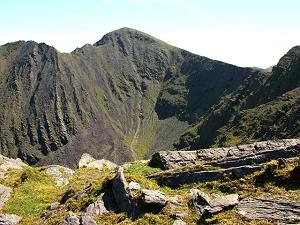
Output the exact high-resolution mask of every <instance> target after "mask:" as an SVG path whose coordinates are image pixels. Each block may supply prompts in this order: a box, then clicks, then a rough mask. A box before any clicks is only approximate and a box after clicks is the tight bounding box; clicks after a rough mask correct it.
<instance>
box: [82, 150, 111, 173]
mask: <svg viewBox="0 0 300 225" xmlns="http://www.w3.org/2000/svg"><path fill="white" fill-rule="evenodd" d="M78 166H79V168H81V167H87V168H96V169H99V170H101V169H103V168H109V169H115V168H116V167H117V165H116V164H115V163H113V162H111V161H109V160H106V159H100V160H96V159H94V158H93V157H92V156H91V155H89V154H87V153H84V154H83V155H82V156H81V159H80V160H79V164H78Z"/></svg>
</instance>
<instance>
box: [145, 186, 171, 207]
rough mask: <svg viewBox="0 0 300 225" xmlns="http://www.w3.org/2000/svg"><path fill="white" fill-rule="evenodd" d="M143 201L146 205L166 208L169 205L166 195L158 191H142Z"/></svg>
mask: <svg viewBox="0 0 300 225" xmlns="http://www.w3.org/2000/svg"><path fill="white" fill-rule="evenodd" d="M142 200H143V202H144V203H146V204H154V205H158V206H165V205H166V204H167V199H166V196H165V194H164V193H163V192H160V191H156V190H147V189H142Z"/></svg>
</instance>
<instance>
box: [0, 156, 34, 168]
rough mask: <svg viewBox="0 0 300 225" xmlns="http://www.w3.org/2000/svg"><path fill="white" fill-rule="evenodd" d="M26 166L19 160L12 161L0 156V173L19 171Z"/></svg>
mask: <svg viewBox="0 0 300 225" xmlns="http://www.w3.org/2000/svg"><path fill="white" fill-rule="evenodd" d="M26 166H28V165H27V164H25V163H24V162H23V161H22V160H21V159H19V158H17V159H12V158H8V157H5V156H3V155H0V171H2V172H3V171H4V172H5V171H8V170H19V169H22V168H23V167H26Z"/></svg>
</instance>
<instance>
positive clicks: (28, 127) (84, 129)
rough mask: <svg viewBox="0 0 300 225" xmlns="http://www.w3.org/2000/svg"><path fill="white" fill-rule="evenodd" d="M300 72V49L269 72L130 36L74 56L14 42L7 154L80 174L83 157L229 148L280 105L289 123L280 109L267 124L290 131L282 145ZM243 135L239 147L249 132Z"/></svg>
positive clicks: (6, 100) (7, 52)
mask: <svg viewBox="0 0 300 225" xmlns="http://www.w3.org/2000/svg"><path fill="white" fill-rule="evenodd" d="M299 71H300V68H299V48H297V47H295V48H293V49H292V50H291V51H290V52H289V53H288V54H287V55H286V56H285V57H283V58H282V59H281V61H280V62H279V64H278V65H277V66H276V67H275V68H273V71H272V72H271V73H270V72H264V71H260V70H257V69H251V68H240V67H237V66H234V65H230V64H226V63H222V62H218V61H214V60H211V59H208V58H206V57H202V56H197V55H194V54H192V53H189V52H187V51H184V50H182V49H178V48H176V47H173V46H170V45H168V44H166V43H164V42H162V41H160V40H158V39H156V38H154V37H152V36H150V35H148V34H145V33H142V32H139V31H136V30H133V29H129V28H122V29H120V30H117V31H113V32H111V33H108V34H107V35H105V36H104V37H103V38H102V39H101V40H100V41H98V42H96V43H95V44H94V45H85V46H83V47H82V48H78V49H76V50H74V51H73V52H72V53H70V54H65V53H59V52H58V51H57V50H55V49H54V48H53V47H50V46H48V45H46V44H44V43H41V44H38V43H35V42H32V41H30V42H22V41H20V42H15V43H9V44H6V45H3V46H1V47H0V107H1V110H0V125H1V126H0V152H1V153H2V154H4V155H7V156H10V157H20V158H22V159H23V160H26V161H27V162H29V163H30V164H36V163H39V164H45V163H49V162H51V163H58V164H64V165H69V166H73V165H74V163H75V162H76V161H78V160H79V157H80V156H81V155H82V153H84V152H88V153H90V154H91V155H93V156H94V157H96V158H107V159H110V160H113V161H115V162H124V161H128V160H132V159H134V158H143V157H145V156H147V155H149V154H150V153H151V152H153V151H157V150H171V149H174V147H175V148H198V147H204V146H208V145H212V144H218V145H224V144H226V143H229V142H233V140H232V138H231V136H232V135H233V136H236V134H235V133H236V132H237V131H239V130H245V131H246V130H247V129H248V128H249V129H250V128H251V129H252V128H253V126H252V125H251V124H248V123H250V121H251V120H252V119H250V120H249V119H248V117H251V116H250V115H253V116H256V117H258V116H259V115H260V114H262V116H259V118H257V121H258V124H259V126H260V124H263V123H264V122H263V121H264V120H263V119H266V118H264V117H265V116H266V115H271V114H270V113H269V112H268V110H267V107H271V106H272V107H273V105H276V107H279V108H280V109H281V111H282V110H283V113H284V112H285V111H284V110H286V109H287V108H289V109H290V111H289V114H287V115H285V116H286V118H287V120H288V121H287V120H286V119H283V120H282V121H281V122H280V120H278V119H277V117H278V115H277V114H278V113H280V110H277V108H276V110H274V116H273V117H270V119H269V120H270V121H271V122H275V120H276V121H277V123H279V125H278V126H279V127H281V128H280V129H282V130H285V132H283V133H282V134H281V136H280V137H282V138H285V137H294V136H297V135H299V130H297V129H295V127H296V124H297V122H298V121H299V118H298V117H297V115H299V109H298V108H297V106H298V105H299V104H298V103H299V101H298V100H297V99H298V97H299V90H298V89H297V87H299ZM297 90H298V91H297ZM285 93H286V94H285ZM286 98H288V99H290V101H287V100H285V99H286ZM282 102H284V104H283V103H282ZM270 104H271V106H270ZM297 104H298V105H297ZM264 105H267V106H264ZM294 106H295V107H294ZM282 107H283V108H282ZM272 109H273V108H272ZM251 110H252V111H251ZM251 113H253V114H251ZM290 114H291V115H294V117H292V116H289V115H290ZM272 115H273V114H272ZM244 121H247V122H244ZM295 121H296V122H295ZM278 126H277V125H276V127H278ZM254 128H255V129H256V127H254ZM276 129H279V128H276ZM274 132H275V133H276V134H275V137H276V135H277V131H276V130H275V131H273V133H274ZM273 133H272V132H270V133H268V136H266V132H264V131H261V133H259V134H257V135H256V136H253V137H252V138H251V139H263V138H265V137H268V138H270V136H272V135H274V134H273ZM237 136H238V137H240V139H238V140H237V142H239V141H243V140H244V139H243V138H246V137H248V136H249V134H248V133H247V132H239V135H237ZM174 143H175V145H174Z"/></svg>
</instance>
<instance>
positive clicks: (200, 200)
mask: <svg viewBox="0 0 300 225" xmlns="http://www.w3.org/2000/svg"><path fill="white" fill-rule="evenodd" d="M190 192H191V194H192V200H193V204H194V207H195V209H196V211H197V212H198V213H199V214H200V215H205V216H206V215H212V214H216V213H219V212H221V211H222V210H224V209H226V208H228V207H232V206H235V205H236V204H238V203H239V201H238V198H239V195H237V194H230V195H225V196H217V197H214V198H211V197H210V196H209V195H208V194H206V193H204V192H202V191H200V190H198V189H191V190H190Z"/></svg>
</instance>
